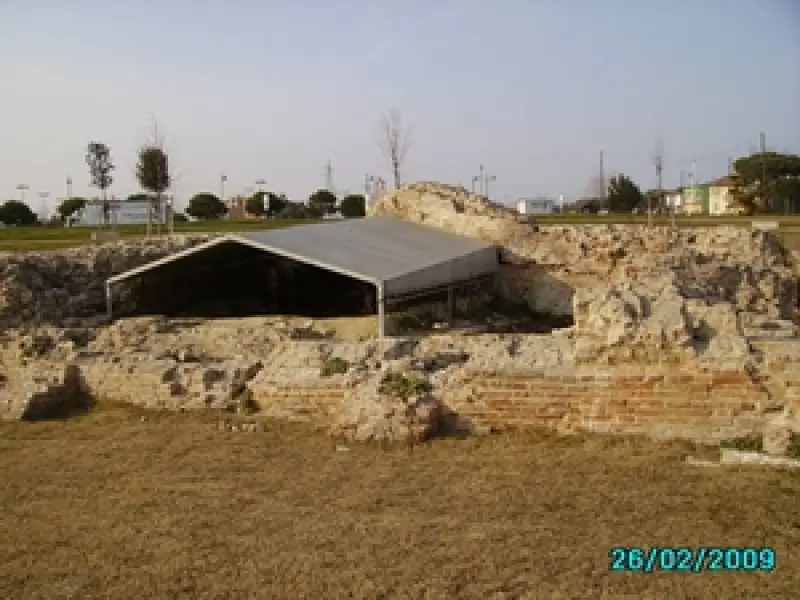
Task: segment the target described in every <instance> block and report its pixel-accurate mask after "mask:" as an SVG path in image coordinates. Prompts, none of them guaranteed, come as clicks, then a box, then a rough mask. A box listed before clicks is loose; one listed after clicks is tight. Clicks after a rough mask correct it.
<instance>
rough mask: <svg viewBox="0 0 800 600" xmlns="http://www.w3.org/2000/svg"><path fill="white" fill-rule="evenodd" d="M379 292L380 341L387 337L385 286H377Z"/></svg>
mask: <svg viewBox="0 0 800 600" xmlns="http://www.w3.org/2000/svg"><path fill="white" fill-rule="evenodd" d="M377 290H378V339H379V340H382V339H383V338H384V337H385V336H386V298H385V297H384V293H383V284H380V285H378V286H377Z"/></svg>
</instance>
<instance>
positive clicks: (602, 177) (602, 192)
mask: <svg viewBox="0 0 800 600" xmlns="http://www.w3.org/2000/svg"><path fill="white" fill-rule="evenodd" d="M600 197H601V198H602V199H603V200H605V199H606V169H605V161H604V157H603V151H602V150H600Z"/></svg>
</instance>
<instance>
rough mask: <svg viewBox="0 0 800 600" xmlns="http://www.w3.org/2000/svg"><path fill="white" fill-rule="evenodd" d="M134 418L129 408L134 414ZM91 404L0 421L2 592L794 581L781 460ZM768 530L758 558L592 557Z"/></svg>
mask: <svg viewBox="0 0 800 600" xmlns="http://www.w3.org/2000/svg"><path fill="white" fill-rule="evenodd" d="M142 415H148V416H147V418H146V420H144V421H142V418H141V417H142ZM218 420H219V415H210V414H194V415H188V414H161V413H143V412H139V411H136V410H133V409H128V408H123V407H113V406H105V407H101V408H100V409H98V410H96V411H95V412H94V413H92V414H89V415H86V416H81V417H73V418H72V419H70V420H68V421H51V422H46V423H6V424H0V473H2V483H0V598H9V599H11V598H14V599H27V598H40V599H47V600H52V599H55V598H81V599H91V598H114V599H116V600H123V599H126V598H130V599H136V600H140V599H141V598H192V599H195V598H215V599H223V598H242V599H245V598H248V599H249V598H270V599H271V598H274V599H279V600H289V599H293V600H294V599H298V600H299V599H314V600H318V599H323V598H324V599H337V598H358V599H373V600H374V599H377V598H383V599H389V598H392V599H394V598H404V599H406V598H407V599H435V600H441V599H445V598H454V599H455V598H457V599H465V600H468V599H471V598H475V599H482V600H483V599H501V598H504V599H511V598H518V599H522V598H527V599H534V598H535V599H539V598H643V599H655V598H661V599H665V600H666V599H670V600H673V599H681V598H720V599H722V598H724V599H725V600H732V599H734V598H743V599H745V598H746V599H748V600H753V599H754V598H769V599H773V600H776V599H779V598H796V597H797V590H798V589H800V554H798V551H797V549H798V547H800V516H798V512H797V507H798V504H797V501H798V498H800V473H792V472H787V471H768V470H762V469H759V468H747V469H745V468H739V469H713V470H709V469H702V468H698V467H690V466H688V465H685V464H682V463H681V458H682V456H684V455H685V454H686V453H687V452H690V451H691V449H690V448H689V447H688V446H686V445H681V444H672V445H656V444H653V443H648V442H645V441H641V440H631V439H614V438H607V437H585V438H584V437H575V438H555V437H553V436H551V435H547V434H542V433H535V432H517V433H509V434H502V435H495V436H490V437H485V438H471V439H465V440H455V439H453V440H439V441H434V442H431V443H428V444H426V445H422V446H418V447H417V449H416V450H415V451H414V452H413V454H412V455H409V454H408V452H407V450H406V449H405V448H399V447H398V448H390V449H388V450H382V449H380V448H376V447H374V446H354V447H352V449H351V450H350V451H347V452H344V451H336V450H335V449H334V447H333V446H332V444H331V442H330V440H328V439H326V438H325V437H323V436H321V435H319V434H312V433H311V432H310V431H309V430H307V429H306V428H304V427H303V426H300V425H291V424H279V423H267V431H266V432H263V433H232V432H224V431H220V430H218V428H217V426H216V425H217V422H218ZM653 545H660V546H772V547H774V548H775V551H776V553H777V567H776V569H775V570H774V572H772V573H764V574H761V573H749V574H748V573H739V574H734V573H703V574H663V573H656V574H639V573H632V574H625V573H611V572H609V562H610V561H609V550H610V548H611V547H613V546H646V547H649V546H653Z"/></svg>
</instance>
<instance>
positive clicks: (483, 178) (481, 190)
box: [478, 165, 486, 196]
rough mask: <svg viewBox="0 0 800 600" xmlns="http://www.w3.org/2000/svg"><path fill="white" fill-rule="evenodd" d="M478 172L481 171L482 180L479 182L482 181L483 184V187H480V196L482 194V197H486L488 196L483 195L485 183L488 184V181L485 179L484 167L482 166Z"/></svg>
mask: <svg viewBox="0 0 800 600" xmlns="http://www.w3.org/2000/svg"><path fill="white" fill-rule="evenodd" d="M478 171H479V175H478V177H479V178H480V179H479V181H480V184H481V186H480V194H481V196H485V195H486V194H484V193H483V186H484V183H485V182H486V179H485V177H484V167H483V165H481V166H480V168H479V169H478Z"/></svg>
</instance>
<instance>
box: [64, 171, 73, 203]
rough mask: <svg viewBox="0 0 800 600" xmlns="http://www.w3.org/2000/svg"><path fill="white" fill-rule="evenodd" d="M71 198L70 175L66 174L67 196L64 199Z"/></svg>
mask: <svg viewBox="0 0 800 600" xmlns="http://www.w3.org/2000/svg"><path fill="white" fill-rule="evenodd" d="M70 198H72V177H70V176H69V175H67V197H66V198H65V199H66V200H69V199H70Z"/></svg>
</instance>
